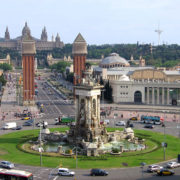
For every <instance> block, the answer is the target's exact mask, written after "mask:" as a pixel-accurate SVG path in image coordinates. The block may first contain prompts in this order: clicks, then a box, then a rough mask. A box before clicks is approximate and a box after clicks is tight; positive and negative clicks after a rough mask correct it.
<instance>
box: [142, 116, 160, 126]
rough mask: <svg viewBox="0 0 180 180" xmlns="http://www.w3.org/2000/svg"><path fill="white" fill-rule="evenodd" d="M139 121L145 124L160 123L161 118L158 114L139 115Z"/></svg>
mask: <svg viewBox="0 0 180 180" xmlns="http://www.w3.org/2000/svg"><path fill="white" fill-rule="evenodd" d="M141 122H143V123H146V124H157V125H160V124H161V118H160V117H159V116H144V115H142V116H141Z"/></svg>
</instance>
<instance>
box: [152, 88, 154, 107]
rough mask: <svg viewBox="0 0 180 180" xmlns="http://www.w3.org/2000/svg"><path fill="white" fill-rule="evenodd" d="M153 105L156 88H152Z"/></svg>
mask: <svg viewBox="0 0 180 180" xmlns="http://www.w3.org/2000/svg"><path fill="white" fill-rule="evenodd" d="M152 104H155V103H154V87H152Z"/></svg>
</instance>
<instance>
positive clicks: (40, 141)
mask: <svg viewBox="0 0 180 180" xmlns="http://www.w3.org/2000/svg"><path fill="white" fill-rule="evenodd" d="M41 127H42V124H40V126H39V128H40V134H39V145H40V147H39V152H40V166H42V152H43V147H42V146H41V145H42V137H41Z"/></svg>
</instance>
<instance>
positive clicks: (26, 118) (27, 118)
mask: <svg viewBox="0 0 180 180" xmlns="http://www.w3.org/2000/svg"><path fill="white" fill-rule="evenodd" d="M29 119H31V118H30V117H23V118H22V120H29Z"/></svg>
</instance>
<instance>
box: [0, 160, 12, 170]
mask: <svg viewBox="0 0 180 180" xmlns="http://www.w3.org/2000/svg"><path fill="white" fill-rule="evenodd" d="M0 166H1V167H3V168H8V169H12V168H14V164H13V163H11V162H9V161H1V162H0Z"/></svg>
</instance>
